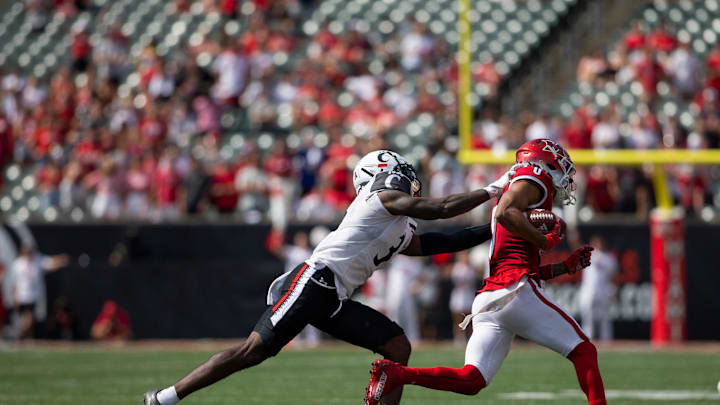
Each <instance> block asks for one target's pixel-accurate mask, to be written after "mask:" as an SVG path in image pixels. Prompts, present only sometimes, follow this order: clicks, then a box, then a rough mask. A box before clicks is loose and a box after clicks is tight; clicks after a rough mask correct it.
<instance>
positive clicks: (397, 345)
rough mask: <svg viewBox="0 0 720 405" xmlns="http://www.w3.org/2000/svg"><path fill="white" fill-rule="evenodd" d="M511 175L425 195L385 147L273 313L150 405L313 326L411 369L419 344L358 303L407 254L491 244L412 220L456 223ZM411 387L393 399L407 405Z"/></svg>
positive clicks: (270, 352) (279, 284)
mask: <svg viewBox="0 0 720 405" xmlns="http://www.w3.org/2000/svg"><path fill="white" fill-rule="evenodd" d="M509 175H510V174H509V173H506V174H505V175H503V176H502V177H501V178H500V179H498V180H497V181H495V182H494V183H492V184H490V185H488V186H487V187H485V188H482V189H479V190H475V191H471V192H468V193H462V194H453V195H450V196H447V197H444V198H423V197H420V191H421V183H420V180H419V179H418V177H417V175H416V174H415V170H414V169H413V167H412V166H411V165H410V164H409V163H408V162H407V160H405V159H404V158H403V157H402V156H400V155H399V154H397V153H395V152H392V151H389V150H378V151H374V152H371V153H369V154H367V155H366V156H364V157H363V158H362V159H361V160H360V161H359V162H358V164H357V166H356V167H355V170H354V171H353V183H354V185H355V191H356V192H357V196H356V198H355V200H354V201H353V202H352V204H351V205H350V207H349V208H348V209H347V213H346V214H345V217H344V218H343V220H342V222H341V223H340V226H339V227H338V228H337V229H336V230H335V231H334V232H331V233H330V234H329V235H328V236H327V237H325V239H323V240H322V241H321V242H320V244H319V245H318V246H317V247H316V248H315V250H314V251H313V253H312V255H311V256H310V258H308V259H307V260H306V261H305V263H303V264H301V265H299V266H298V267H296V268H295V269H294V270H292V271H290V272H288V273H285V274H283V275H282V276H280V277H278V278H277V279H276V280H275V281H274V282H273V283H272V285H271V286H270V289H269V292H268V299H267V304H268V306H269V307H268V309H267V310H266V311H265V313H264V314H263V315H262V316H261V318H260V320H259V321H258V322H257V324H256V325H255V328H254V330H253V332H252V333H251V334H250V336H249V337H248V339H247V340H246V341H245V342H244V343H243V344H241V345H239V346H237V347H233V348H231V349H228V350H225V351H223V352H220V353H218V354H216V355H214V356H212V357H211V358H210V359H209V360H208V361H206V362H205V363H203V364H202V365H200V366H199V367H198V368H196V369H195V370H193V371H192V372H190V374H188V375H187V376H185V377H184V378H182V379H181V380H180V381H178V382H177V383H175V384H174V385H172V386H170V387H168V388H166V389H164V390H150V391H148V392H146V393H145V396H144V402H145V405H174V404H175V403H177V402H178V401H180V399H182V398H185V397H186V396H188V395H190V394H191V393H193V392H195V391H197V390H199V389H201V388H203V387H206V386H208V385H210V384H213V383H215V382H217V381H219V380H221V379H223V378H225V377H227V376H228V375H230V374H232V373H234V372H236V371H240V370H243V369H245V368H248V367H252V366H255V365H257V364H260V363H261V362H262V361H264V360H265V359H267V358H268V357H271V356H275V355H276V354H277V353H278V352H279V351H280V350H281V349H282V348H283V346H285V345H286V344H287V343H288V342H290V341H291V340H292V339H293V338H294V337H295V336H296V335H297V334H298V333H299V332H300V331H301V330H302V329H303V328H304V327H305V326H306V325H308V324H310V325H313V326H315V327H316V328H318V329H320V330H322V331H324V332H326V333H328V334H330V335H332V336H334V337H336V338H338V339H341V340H344V341H346V342H349V343H352V344H354V345H357V346H360V347H364V348H367V349H369V350H372V351H373V352H376V353H379V354H380V355H382V356H384V357H385V358H387V359H391V360H393V361H396V362H399V363H401V364H407V361H408V358H409V357H410V343H409V341H408V339H407V337H406V336H405V333H404V332H403V330H402V329H401V328H400V327H399V326H398V325H397V324H396V323H395V322H393V321H391V320H390V319H388V318H387V317H386V316H385V315H383V314H381V313H380V312H378V311H376V310H374V309H372V308H370V307H368V306H366V305H363V304H360V303H358V302H356V301H353V300H351V299H350V296H351V295H352V293H353V291H354V290H355V289H356V288H357V287H359V286H361V285H362V284H363V283H365V281H366V280H367V279H368V278H369V277H370V275H371V274H372V273H373V272H374V271H375V270H376V269H377V268H378V266H380V265H382V264H383V263H385V262H387V261H388V260H390V259H391V258H392V257H393V256H394V255H396V254H397V253H402V254H404V255H409V256H427V255H434V254H438V253H451V252H457V251H460V250H464V249H468V248H470V247H473V246H476V245H478V244H480V243H483V242H485V241H487V240H489V239H490V227H489V225H484V226H477V227H469V228H465V229H463V230H461V231H458V232H455V233H450V234H443V233H424V234H421V235H417V234H416V229H417V225H416V223H415V221H414V220H413V219H412V218H421V219H440V218H450V217H454V216H457V215H460V214H463V213H465V212H468V211H470V210H471V209H473V208H475V207H477V206H478V205H480V204H482V203H484V202H486V201H488V200H489V199H491V198H494V197H496V196H497V195H498V194H499V193H500V192H501V191H502V190H503V188H504V187H505V185H506V184H507V181H508V178H509ZM401 395H402V391H401V389H398V390H397V391H394V392H392V393H390V394H388V395H385V396H384V397H383V403H385V404H397V403H399V401H400V396H401Z"/></svg>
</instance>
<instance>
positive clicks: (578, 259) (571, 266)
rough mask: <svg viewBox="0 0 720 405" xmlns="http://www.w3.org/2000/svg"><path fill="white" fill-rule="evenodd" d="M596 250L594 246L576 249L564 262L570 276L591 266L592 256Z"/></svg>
mask: <svg viewBox="0 0 720 405" xmlns="http://www.w3.org/2000/svg"><path fill="white" fill-rule="evenodd" d="M593 250H595V248H593V247H592V246H588V245H585V246H583V247H581V248H579V249H576V250H575V251H574V252H572V254H571V255H570V256H568V257H567V259H565V260H563V264H564V265H565V267H567V271H568V274H575V273H576V272H577V271H578V270H582V269H584V268H585V267H587V266H589V265H590V256H591V255H592V251H593Z"/></svg>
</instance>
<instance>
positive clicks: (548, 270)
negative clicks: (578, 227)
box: [540, 245, 594, 280]
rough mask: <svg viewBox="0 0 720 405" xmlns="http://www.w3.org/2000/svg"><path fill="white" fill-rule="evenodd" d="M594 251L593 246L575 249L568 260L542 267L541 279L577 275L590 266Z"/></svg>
mask: <svg viewBox="0 0 720 405" xmlns="http://www.w3.org/2000/svg"><path fill="white" fill-rule="evenodd" d="M593 250H594V248H593V247H592V246H587V245H585V246H583V247H581V248H578V249H575V251H574V252H572V254H571V255H570V256H568V257H567V259H565V260H563V261H561V262H558V263H553V264H548V265H545V266H540V278H542V279H543V280H549V279H551V278H554V277H557V276H562V275H563V274H575V273H576V272H578V271H580V270H582V269H584V268H586V267H588V266H589V265H590V257H591V255H592V251H593Z"/></svg>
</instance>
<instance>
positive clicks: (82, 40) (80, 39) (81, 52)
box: [70, 30, 92, 73]
mask: <svg viewBox="0 0 720 405" xmlns="http://www.w3.org/2000/svg"><path fill="white" fill-rule="evenodd" d="M91 53H92V45H90V38H89V37H88V35H87V33H86V32H85V31H84V30H78V31H77V32H76V33H75V35H73V38H72V42H71V44H70V55H72V68H73V71H74V72H76V73H77V72H84V71H85V70H87V67H88V63H90V54H91Z"/></svg>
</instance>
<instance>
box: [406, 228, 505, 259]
mask: <svg viewBox="0 0 720 405" xmlns="http://www.w3.org/2000/svg"><path fill="white" fill-rule="evenodd" d="M491 237H492V232H491V230H490V224H487V225H480V226H470V227H467V228H464V229H462V230H460V231H457V232H453V233H440V232H428V233H424V234H422V235H413V237H412V240H411V241H410V244H409V245H408V247H407V248H406V249H405V250H403V251H402V252H400V253H401V254H404V255H406V256H430V255H437V254H440V253H455V252H459V251H461V250H465V249H470V248H471V247H474V246H477V245H479V244H481V243H483V242H487V241H488V240H490V238H491Z"/></svg>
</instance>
